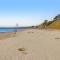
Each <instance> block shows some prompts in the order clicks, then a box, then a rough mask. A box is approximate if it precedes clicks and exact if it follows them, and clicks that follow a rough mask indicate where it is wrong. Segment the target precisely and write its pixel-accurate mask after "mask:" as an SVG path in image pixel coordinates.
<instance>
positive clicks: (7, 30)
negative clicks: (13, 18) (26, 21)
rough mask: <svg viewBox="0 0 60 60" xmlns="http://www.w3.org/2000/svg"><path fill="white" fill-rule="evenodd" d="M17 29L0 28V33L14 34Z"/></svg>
mask: <svg viewBox="0 0 60 60" xmlns="http://www.w3.org/2000/svg"><path fill="white" fill-rule="evenodd" d="M16 31H17V29H9V28H7V29H6V28H0V32H2V33H3V32H16Z"/></svg>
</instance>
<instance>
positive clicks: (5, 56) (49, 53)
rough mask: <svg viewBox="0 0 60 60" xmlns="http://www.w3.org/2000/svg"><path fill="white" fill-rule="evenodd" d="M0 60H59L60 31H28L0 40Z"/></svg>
mask: <svg viewBox="0 0 60 60" xmlns="http://www.w3.org/2000/svg"><path fill="white" fill-rule="evenodd" d="M22 48H24V50H21V49H22ZM19 49H20V51H19ZM0 60H60V30H48V29H28V30H25V31H22V32H17V33H16V34H15V37H9V38H8V37H7V38H6V39H2V40H1V39H0Z"/></svg>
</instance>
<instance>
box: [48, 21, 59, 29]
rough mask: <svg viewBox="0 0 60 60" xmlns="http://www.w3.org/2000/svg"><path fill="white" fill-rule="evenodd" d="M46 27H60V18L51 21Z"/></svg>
mask: <svg viewBox="0 0 60 60" xmlns="http://www.w3.org/2000/svg"><path fill="white" fill-rule="evenodd" d="M47 28H51V29H60V20H56V21H54V22H53V23H51V24H50V25H48V26H47Z"/></svg>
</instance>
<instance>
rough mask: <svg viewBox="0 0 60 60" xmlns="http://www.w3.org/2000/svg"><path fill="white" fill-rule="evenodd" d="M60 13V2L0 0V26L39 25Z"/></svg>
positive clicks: (55, 0) (57, 0)
mask: <svg viewBox="0 0 60 60" xmlns="http://www.w3.org/2000/svg"><path fill="white" fill-rule="evenodd" d="M59 13H60V1H59V0H53V1H52V0H0V26H15V24H16V23H18V24H19V26H30V25H38V24H40V23H41V22H43V21H44V20H45V19H47V20H52V19H53V18H54V16H56V15H57V14H59Z"/></svg>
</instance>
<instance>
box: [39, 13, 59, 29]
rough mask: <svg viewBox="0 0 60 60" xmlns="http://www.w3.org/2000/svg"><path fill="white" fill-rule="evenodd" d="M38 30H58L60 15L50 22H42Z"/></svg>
mask: <svg viewBox="0 0 60 60" xmlns="http://www.w3.org/2000/svg"><path fill="white" fill-rule="evenodd" d="M38 28H42V29H43V28H48V29H60V14H58V15H57V16H55V17H54V19H53V20H52V21H48V20H44V22H43V23H42V24H40V25H39V26H38Z"/></svg>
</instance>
